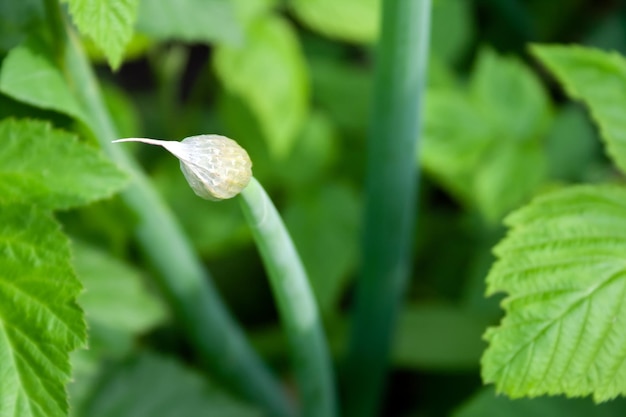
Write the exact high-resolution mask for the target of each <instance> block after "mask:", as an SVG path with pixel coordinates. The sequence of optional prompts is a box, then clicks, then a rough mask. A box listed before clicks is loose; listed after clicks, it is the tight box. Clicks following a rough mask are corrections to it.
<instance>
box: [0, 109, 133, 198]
mask: <svg viewBox="0 0 626 417" xmlns="http://www.w3.org/2000/svg"><path fill="white" fill-rule="evenodd" d="M0 141H1V142H2V147H0V204H2V203H25V204H37V205H38V206H39V207H45V208H56V209H65V208H69V207H74V206H78V205H84V204H87V203H90V202H92V201H95V200H97V199H101V198H105V197H109V196H111V195H112V194H113V193H114V192H116V191H118V190H120V189H121V188H122V187H123V186H124V184H125V183H126V180H127V177H126V176H125V175H124V174H123V173H122V172H121V171H120V170H119V169H118V168H117V167H115V165H113V164H112V163H111V162H109V161H107V160H106V159H105V158H104V156H102V154H101V153H100V152H99V151H98V150H97V149H94V148H92V147H90V146H87V145H85V144H83V143H80V142H78V140H77V138H76V137H75V136H73V135H71V134H69V133H67V132H64V131H61V130H56V129H52V127H51V126H50V124H48V123H46V122H41V121H35V120H13V119H6V120H3V121H0Z"/></svg>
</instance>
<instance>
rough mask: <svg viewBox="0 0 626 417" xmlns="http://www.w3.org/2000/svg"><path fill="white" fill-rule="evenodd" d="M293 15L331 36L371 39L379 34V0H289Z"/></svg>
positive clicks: (352, 39) (342, 38) (368, 40)
mask: <svg viewBox="0 0 626 417" xmlns="http://www.w3.org/2000/svg"><path fill="white" fill-rule="evenodd" d="M290 3H291V7H292V9H293V10H294V12H295V14H296V16H297V17H298V18H299V19H300V20H302V22H304V23H305V24H306V25H307V26H310V27H311V28H312V29H314V30H317V31H318V32H320V33H323V34H324V35H326V36H329V37H331V38H336V39H341V40H345V41H352V42H373V41H375V40H376V38H377V37H378V27H379V17H380V3H381V2H380V0H343V1H335V0H291V2H290Z"/></svg>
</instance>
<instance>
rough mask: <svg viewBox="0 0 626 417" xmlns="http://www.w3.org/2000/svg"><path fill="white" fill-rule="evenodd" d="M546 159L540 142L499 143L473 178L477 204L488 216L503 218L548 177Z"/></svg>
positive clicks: (495, 219)
mask: <svg viewBox="0 0 626 417" xmlns="http://www.w3.org/2000/svg"><path fill="white" fill-rule="evenodd" d="M547 173H548V170H547V160H546V155H545V151H544V149H543V147H542V146H541V144H539V143H537V142H527V143H515V142H508V143H507V142H505V143H499V144H497V147H495V148H494V149H493V150H492V152H489V153H487V155H486V156H485V159H484V161H483V162H482V165H481V166H480V169H479V171H478V172H477V173H476V176H475V179H474V181H475V182H474V190H475V195H474V198H475V199H476V204H477V205H478V207H479V209H480V210H481V212H482V213H483V215H484V216H485V218H486V219H487V220H489V221H491V222H493V223H496V222H497V221H498V220H500V218H501V217H502V216H503V215H504V214H506V213H508V212H509V211H510V210H512V209H513V208H515V207H518V206H519V205H520V204H521V203H522V202H524V200H525V199H527V198H528V197H530V196H532V195H533V193H534V192H536V191H537V190H538V189H539V187H540V186H541V184H542V183H543V181H544V180H545V179H546V177H547Z"/></svg>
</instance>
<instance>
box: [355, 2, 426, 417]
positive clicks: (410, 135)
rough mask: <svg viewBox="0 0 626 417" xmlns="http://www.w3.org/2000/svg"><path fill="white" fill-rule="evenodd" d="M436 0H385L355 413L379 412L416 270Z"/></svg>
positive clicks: (359, 295) (358, 311)
mask: <svg viewBox="0 0 626 417" xmlns="http://www.w3.org/2000/svg"><path fill="white" fill-rule="evenodd" d="M430 6H431V2H430V0H384V2H383V20H382V32H381V39H380V42H379V46H378V55H377V66H376V82H375V86H374V87H375V90H374V94H375V96H374V100H373V102H374V109H373V110H374V112H373V119H372V125H371V129H370V134H369V141H368V159H367V181H366V205H365V231H364V232H365V233H364V240H363V246H362V252H363V256H362V259H363V266H362V271H361V277H360V281H359V282H358V283H357V288H356V294H355V296H356V299H355V308H354V315H353V323H352V333H351V338H350V343H349V346H348V357H347V358H346V359H347V361H346V368H345V372H346V381H345V382H346V385H345V390H346V391H345V393H346V397H345V398H346V411H347V415H348V416H355V417H368V416H373V415H375V414H376V413H377V410H378V408H379V406H380V401H381V397H382V393H383V388H384V386H385V375H386V372H387V366H388V362H389V351H390V345H391V337H392V334H393V330H394V325H395V321H396V316H397V314H398V311H399V309H400V304H401V301H402V298H403V296H404V292H405V287H406V283H407V280H408V276H409V273H410V269H411V248H412V240H413V238H412V237H413V234H414V232H415V231H414V224H415V219H416V218H417V215H416V206H417V204H416V200H417V178H418V175H417V174H418V170H417V167H416V163H415V159H416V155H417V143H418V139H419V134H420V121H421V116H420V112H421V102H422V96H423V93H424V88H425V78H426V67H427V61H428V44H429V31H430Z"/></svg>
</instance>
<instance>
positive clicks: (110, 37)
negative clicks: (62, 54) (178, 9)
mask: <svg viewBox="0 0 626 417" xmlns="http://www.w3.org/2000/svg"><path fill="white" fill-rule="evenodd" d="M62 1H63V2H65V3H68V4H69V9H70V13H71V14H72V17H73V19H74V23H76V26H77V27H78V30H79V31H80V32H81V33H82V34H84V35H87V36H89V37H90V38H91V39H92V40H93V41H94V43H95V44H96V45H97V46H98V47H99V48H100V49H102V51H103V52H104V53H105V55H106V56H107V59H108V61H109V64H110V65H111V67H112V68H114V69H115V68H117V67H119V66H120V64H121V63H122V56H123V55H124V49H125V48H126V44H127V43H128V42H129V41H130V38H131V37H132V35H133V26H134V24H135V19H136V17H137V16H136V15H137V4H138V2H139V0H115V1H110V0H62ZM164 3H166V2H164Z"/></svg>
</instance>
